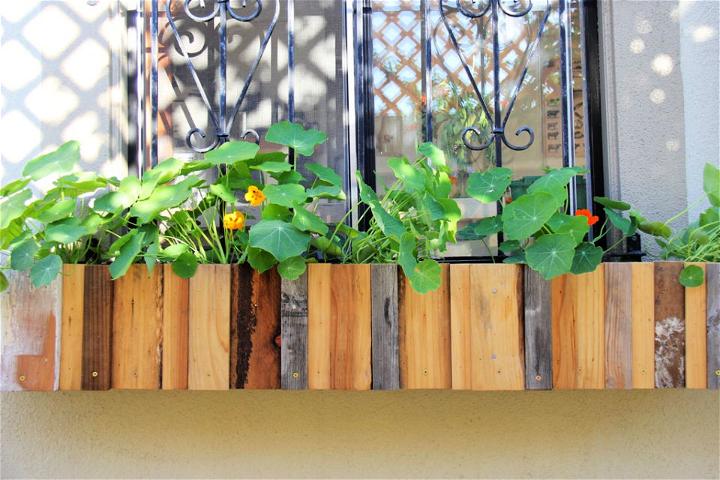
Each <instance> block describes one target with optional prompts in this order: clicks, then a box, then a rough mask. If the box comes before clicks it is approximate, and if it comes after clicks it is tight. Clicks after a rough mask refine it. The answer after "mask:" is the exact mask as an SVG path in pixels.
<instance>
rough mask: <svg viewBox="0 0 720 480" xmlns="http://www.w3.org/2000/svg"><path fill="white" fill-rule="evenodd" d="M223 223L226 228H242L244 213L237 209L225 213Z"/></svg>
mask: <svg viewBox="0 0 720 480" xmlns="http://www.w3.org/2000/svg"><path fill="white" fill-rule="evenodd" d="M223 225H224V226H225V228H226V229H228V230H242V229H243V228H245V214H244V213H242V212H240V211H238V210H235V211H234V212H232V213H226V214H225V216H224V217H223Z"/></svg>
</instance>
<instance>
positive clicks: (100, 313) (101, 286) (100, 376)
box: [63, 265, 115, 390]
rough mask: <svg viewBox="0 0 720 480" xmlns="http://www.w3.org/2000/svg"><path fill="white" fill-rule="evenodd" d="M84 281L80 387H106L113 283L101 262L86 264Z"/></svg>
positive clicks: (109, 371) (109, 373) (109, 377)
mask: <svg viewBox="0 0 720 480" xmlns="http://www.w3.org/2000/svg"><path fill="white" fill-rule="evenodd" d="M84 284H85V285H84V291H83V295H84V300H83V320H82V326H83V334H82V389H83V390H109V389H110V387H111V386H112V375H113V372H112V342H111V339H112V335H113V308H114V304H115V302H114V299H115V291H114V287H115V286H114V282H113V281H112V279H111V278H110V271H109V270H108V267H106V266H104V265H86V266H85V273H84ZM63 348H64V347H63Z"/></svg>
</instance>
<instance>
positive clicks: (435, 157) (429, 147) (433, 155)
mask: <svg viewBox="0 0 720 480" xmlns="http://www.w3.org/2000/svg"><path fill="white" fill-rule="evenodd" d="M417 153H418V154H420V155H422V156H424V157H427V158H428V159H429V160H430V162H432V164H433V165H434V166H435V168H441V167H444V166H446V165H447V160H446V159H445V152H443V151H442V150H440V149H439V148H438V147H436V146H435V145H433V144H432V143H430V142H426V143H421V144H420V146H419V147H418V149H417Z"/></svg>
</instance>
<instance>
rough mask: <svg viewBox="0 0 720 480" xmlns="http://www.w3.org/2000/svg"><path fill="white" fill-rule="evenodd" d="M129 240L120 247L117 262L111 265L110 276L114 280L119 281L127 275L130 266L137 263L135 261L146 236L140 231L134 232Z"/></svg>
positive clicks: (114, 261)
mask: <svg viewBox="0 0 720 480" xmlns="http://www.w3.org/2000/svg"><path fill="white" fill-rule="evenodd" d="M129 237H130V238H129V239H128V240H127V241H126V242H125V243H124V244H123V246H122V247H120V250H119V252H118V255H117V256H116V257H115V260H113V262H112V263H111V264H110V268H109V270H110V276H111V277H112V279H113V280H115V279H118V278H120V277H122V276H123V275H125V273H127V271H128V269H129V268H130V265H132V264H133V263H134V262H135V259H136V258H137V256H138V255H139V254H140V250H142V245H143V240H144V239H145V234H144V233H142V232H141V231H139V230H132V231H131V232H130V235H129Z"/></svg>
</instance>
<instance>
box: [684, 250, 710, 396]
mask: <svg viewBox="0 0 720 480" xmlns="http://www.w3.org/2000/svg"><path fill="white" fill-rule="evenodd" d="M687 265H693V264H691V263H688V264H687ZM694 265H697V266H698V267H699V268H701V269H702V271H703V274H705V264H703V263H696V264H694ZM685 386H686V387H687V388H707V281H706V280H705V281H703V284H702V285H699V286H697V287H692V288H686V289H685Z"/></svg>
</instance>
